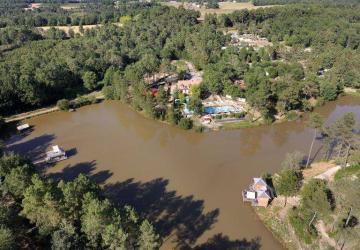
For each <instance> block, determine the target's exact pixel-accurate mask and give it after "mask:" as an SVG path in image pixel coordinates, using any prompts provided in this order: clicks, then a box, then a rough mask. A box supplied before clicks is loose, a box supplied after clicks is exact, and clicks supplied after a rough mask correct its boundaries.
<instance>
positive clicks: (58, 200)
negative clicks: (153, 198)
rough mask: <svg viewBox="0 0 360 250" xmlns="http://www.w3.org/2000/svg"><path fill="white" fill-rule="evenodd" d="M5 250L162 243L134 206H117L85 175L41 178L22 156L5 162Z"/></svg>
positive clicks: (1, 183)
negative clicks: (67, 177) (60, 179)
mask: <svg viewBox="0 0 360 250" xmlns="http://www.w3.org/2000/svg"><path fill="white" fill-rule="evenodd" d="M0 193H1V197H0V242H1V245H0V249H4V250H9V249H148V250H150V249H158V248H159V246H160V243H161V242H160V238H159V236H158V235H157V234H156V232H155V229H154V227H153V226H152V225H151V223H150V222H149V221H147V220H146V219H142V218H140V217H139V216H138V214H137V213H136V211H135V210H134V209H133V208H132V207H130V206H124V207H121V208H119V207H116V206H114V205H113V204H112V203H111V202H110V201H109V200H108V199H106V198H105V197H104V194H103V190H101V188H100V187H99V186H98V185H97V184H96V183H95V182H93V181H91V180H90V179H89V178H88V177H86V176H85V175H79V176H78V177H77V178H76V179H74V180H72V181H68V182H64V181H54V180H50V179H47V178H45V177H42V176H41V175H39V174H38V173H37V172H36V171H35V167H34V166H33V165H32V163H30V162H28V161H27V160H25V159H23V158H21V157H20V156H17V155H8V156H6V155H4V156H2V157H1V158H0Z"/></svg>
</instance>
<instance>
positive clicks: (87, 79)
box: [82, 71, 97, 90]
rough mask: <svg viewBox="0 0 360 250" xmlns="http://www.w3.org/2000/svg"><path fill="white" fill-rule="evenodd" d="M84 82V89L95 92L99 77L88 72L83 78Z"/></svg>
mask: <svg viewBox="0 0 360 250" xmlns="http://www.w3.org/2000/svg"><path fill="white" fill-rule="evenodd" d="M82 80H83V82H84V87H85V88H86V89H88V90H94V89H95V88H96V87H97V76H96V74H95V73H94V72H92V71H86V72H85V73H84V74H83V76H82Z"/></svg>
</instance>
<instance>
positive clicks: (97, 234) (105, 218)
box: [81, 194, 114, 247]
mask: <svg viewBox="0 0 360 250" xmlns="http://www.w3.org/2000/svg"><path fill="white" fill-rule="evenodd" d="M113 212H114V210H113V208H112V207H111V205H110V203H109V201H108V200H99V199H98V198H96V197H94V196H93V195H91V194H86V195H85V197H84V201H83V215H82V216H81V231H82V232H84V233H85V235H86V237H87V239H88V240H89V242H90V245H91V246H92V247H97V246H98V242H99V241H100V239H101V234H102V233H103V232H104V230H105V227H106V225H108V224H110V223H111V221H112V215H113Z"/></svg>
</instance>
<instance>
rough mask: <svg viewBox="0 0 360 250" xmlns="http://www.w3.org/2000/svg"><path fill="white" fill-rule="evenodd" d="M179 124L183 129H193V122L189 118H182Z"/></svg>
mask: <svg viewBox="0 0 360 250" xmlns="http://www.w3.org/2000/svg"><path fill="white" fill-rule="evenodd" d="M178 126H179V127H180V128H182V129H191V128H192V127H193V122H192V120H191V119H189V118H181V119H180V121H179V123H178Z"/></svg>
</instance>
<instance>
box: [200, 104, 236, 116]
mask: <svg viewBox="0 0 360 250" xmlns="http://www.w3.org/2000/svg"><path fill="white" fill-rule="evenodd" d="M204 112H205V113H207V114H219V113H229V112H235V108H234V107H233V106H221V107H205V108H204Z"/></svg>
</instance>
